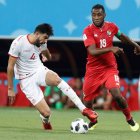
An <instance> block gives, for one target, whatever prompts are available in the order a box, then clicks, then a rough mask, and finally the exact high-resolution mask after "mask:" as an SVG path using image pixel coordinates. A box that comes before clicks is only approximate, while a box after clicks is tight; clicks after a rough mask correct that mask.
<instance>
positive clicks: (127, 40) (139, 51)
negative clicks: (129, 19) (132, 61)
mask: <svg viewBox="0 0 140 140" xmlns="http://www.w3.org/2000/svg"><path fill="white" fill-rule="evenodd" d="M116 37H117V38H118V39H119V40H121V42H122V43H125V44H129V45H131V46H133V47H134V48H135V50H134V53H135V54H137V55H139V54H140V46H139V45H138V44H137V43H136V42H134V41H133V40H131V39H130V38H129V37H127V36H126V35H125V34H123V33H121V32H120V31H118V33H117V34H116Z"/></svg>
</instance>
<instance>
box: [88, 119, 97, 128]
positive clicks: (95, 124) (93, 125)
mask: <svg viewBox="0 0 140 140" xmlns="http://www.w3.org/2000/svg"><path fill="white" fill-rule="evenodd" d="M97 123H98V121H97V120H96V121H95V122H90V123H89V124H88V130H94V129H95V128H96V127H97V125H98V124H97Z"/></svg>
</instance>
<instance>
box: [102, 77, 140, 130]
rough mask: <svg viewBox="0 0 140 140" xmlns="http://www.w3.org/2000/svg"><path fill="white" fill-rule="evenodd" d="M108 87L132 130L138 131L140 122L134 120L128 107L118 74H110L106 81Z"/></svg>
mask: <svg viewBox="0 0 140 140" xmlns="http://www.w3.org/2000/svg"><path fill="white" fill-rule="evenodd" d="M105 85H106V87H107V88H108V89H109V91H110V93H111V94H112V97H113V99H114V100H115V101H116V103H117V104H118V106H119V107H120V109H121V111H122V112H123V114H124V115H125V117H126V121H127V122H128V124H129V125H130V127H131V129H132V131H137V130H138V129H139V126H138V124H137V123H136V122H135V121H134V120H133V118H132V115H131V113H130V109H129V107H128V104H127V101H126V100H125V98H124V97H123V96H122V95H121V93H120V83H119V77H118V75H110V76H109V77H108V79H107V81H106V83H105Z"/></svg>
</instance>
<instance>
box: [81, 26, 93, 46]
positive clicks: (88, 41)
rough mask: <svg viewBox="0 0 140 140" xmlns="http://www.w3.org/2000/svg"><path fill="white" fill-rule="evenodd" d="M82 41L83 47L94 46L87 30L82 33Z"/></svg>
mask: <svg viewBox="0 0 140 140" xmlns="http://www.w3.org/2000/svg"><path fill="white" fill-rule="evenodd" d="M83 41H84V45H85V47H88V46H90V45H93V44H95V40H94V37H93V34H92V33H91V31H90V30H89V28H86V29H85V30H84V32H83Z"/></svg>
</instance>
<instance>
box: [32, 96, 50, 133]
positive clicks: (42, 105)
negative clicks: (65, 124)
mask: <svg viewBox="0 0 140 140" xmlns="http://www.w3.org/2000/svg"><path fill="white" fill-rule="evenodd" d="M35 108H36V109H37V110H38V111H39V112H40V118H41V120H42V123H43V127H44V129H46V130H51V129H52V126H51V124H50V120H49V119H50V115H51V111H50V108H49V106H48V104H47V103H46V101H45V99H44V98H42V100H41V101H39V102H38V103H37V104H36V105H35Z"/></svg>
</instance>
